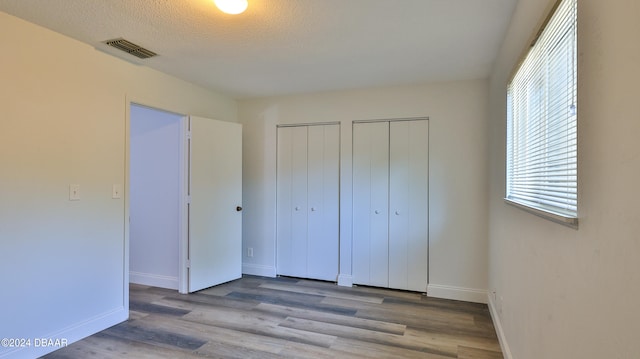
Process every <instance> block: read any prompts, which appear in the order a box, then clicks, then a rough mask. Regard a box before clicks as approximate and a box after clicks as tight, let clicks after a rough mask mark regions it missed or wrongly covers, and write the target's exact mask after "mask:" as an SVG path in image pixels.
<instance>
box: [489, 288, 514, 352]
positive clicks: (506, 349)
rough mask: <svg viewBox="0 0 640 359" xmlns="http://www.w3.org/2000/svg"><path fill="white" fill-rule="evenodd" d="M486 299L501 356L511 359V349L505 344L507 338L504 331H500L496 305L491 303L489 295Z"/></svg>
mask: <svg viewBox="0 0 640 359" xmlns="http://www.w3.org/2000/svg"><path fill="white" fill-rule="evenodd" d="M487 297H488V298H489V300H488V302H489V303H488V305H489V313H491V319H492V320H493V326H494V327H495V328H496V334H498V341H499V342H500V348H502V355H503V356H504V358H505V359H513V355H511V349H510V348H509V344H508V343H507V337H506V336H505V334H504V330H503V329H502V322H501V321H500V316H499V315H498V311H497V310H496V305H495V303H494V302H493V298H492V297H491V295H487Z"/></svg>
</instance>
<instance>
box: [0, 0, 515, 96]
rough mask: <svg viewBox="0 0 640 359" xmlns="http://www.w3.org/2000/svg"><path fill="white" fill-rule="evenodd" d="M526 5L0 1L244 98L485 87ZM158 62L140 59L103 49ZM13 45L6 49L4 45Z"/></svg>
mask: <svg viewBox="0 0 640 359" xmlns="http://www.w3.org/2000/svg"><path fill="white" fill-rule="evenodd" d="M516 2H517V0H249V8H248V9H247V11H246V12H245V13H243V14H241V15H235V16H234V15H226V14H223V13H221V12H220V11H219V10H218V9H217V8H216V7H215V6H214V4H213V1H212V0H0V11H4V12H6V13H9V14H12V15H15V16H17V17H20V18H23V19H25V20H27V21H30V22H33V23H36V24H39V25H41V26H44V27H47V28H49V29H52V30H54V31H56V32H59V33H62V34H65V35H67V36H69V37H72V38H75V39H77V40H80V41H82V42H85V43H87V44H90V45H91V46H94V47H96V48H97V49H99V50H102V51H105V52H108V53H111V54H114V55H116V56H118V57H121V58H126V59H128V60H129V61H132V62H135V63H140V64H144V65H146V66H149V67H151V68H155V69H157V70H160V71H162V72H166V73H169V74H172V75H174V76H176V77H179V78H182V79H185V80H188V81H191V82H194V83H197V84H199V85H202V86H204V87H207V88H210V89H212V90H216V91H219V92H222V93H225V94H227V95H230V96H232V97H235V98H248V97H261V96H271V95H282V94H292V93H307V92H317V91H329V90H340V89H353V88H362V87H371V86H386V85H403V84H414V83H423V82H432V81H449V80H464V79H477V78H485V77H487V76H488V75H489V72H490V69H491V66H492V64H493V61H494V59H495V57H496V55H497V52H498V50H499V46H500V43H501V42H502V39H503V38H504V35H505V31H506V29H507V26H508V24H509V21H510V18H511V14H512V12H513V9H514V7H515V3H516ZM117 37H123V38H125V39H127V40H129V41H132V42H134V43H136V44H138V45H141V46H144V47H146V48H147V49H149V50H151V51H154V52H156V53H158V54H159V56H157V57H154V58H151V59H147V60H139V59H137V58H135V57H132V56H130V55H126V54H123V53H122V54H121V53H118V52H117V50H113V49H111V48H108V47H107V46H106V45H104V44H102V42H103V41H105V40H108V39H113V38H117ZM6 45H7V44H5V46H6Z"/></svg>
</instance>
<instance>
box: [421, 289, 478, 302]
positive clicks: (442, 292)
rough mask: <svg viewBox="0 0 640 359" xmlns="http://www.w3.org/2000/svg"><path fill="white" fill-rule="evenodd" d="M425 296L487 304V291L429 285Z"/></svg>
mask: <svg viewBox="0 0 640 359" xmlns="http://www.w3.org/2000/svg"><path fill="white" fill-rule="evenodd" d="M427 296H428V297H434V298H443V299H453V300H463V301H465V302H474V303H483V304H487V291H486V290H482V289H474V288H463V287H453V286H449V285H439V284H429V285H427Z"/></svg>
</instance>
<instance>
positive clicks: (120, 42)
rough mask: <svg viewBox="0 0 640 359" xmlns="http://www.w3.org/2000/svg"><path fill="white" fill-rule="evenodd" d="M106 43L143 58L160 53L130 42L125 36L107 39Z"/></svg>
mask: <svg viewBox="0 0 640 359" xmlns="http://www.w3.org/2000/svg"><path fill="white" fill-rule="evenodd" d="M104 43H105V44H107V45H109V46H111V47H115V48H116V49H118V50H121V51H124V52H126V53H128V54H130V55H133V56H135V57H138V58H141V59H148V58H150V57H154V56H156V55H158V54H156V53H155V52H153V51H151V50H147V49H145V48H144V47H142V46H139V45H136V44H134V43H132V42H129V41H127V40H125V39H123V38H119V39H113V40H107V41H104Z"/></svg>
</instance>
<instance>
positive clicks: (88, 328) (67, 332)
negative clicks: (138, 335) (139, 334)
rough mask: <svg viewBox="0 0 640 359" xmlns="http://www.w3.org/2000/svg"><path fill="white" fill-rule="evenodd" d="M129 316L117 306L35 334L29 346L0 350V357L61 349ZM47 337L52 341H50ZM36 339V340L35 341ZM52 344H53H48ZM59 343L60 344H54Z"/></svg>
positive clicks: (36, 354)
mask: <svg viewBox="0 0 640 359" xmlns="http://www.w3.org/2000/svg"><path fill="white" fill-rule="evenodd" d="M127 318H129V311H128V310H125V308H124V307H118V308H116V309H113V310H110V311H108V312H105V313H102V314H99V315H96V316H94V317H91V318H89V319H87V320H84V321H82V322H79V323H76V324H73V325H71V326H69V327H67V328H64V329H62V330H59V331H57V332H54V333H50V334H44V335H42V334H36V335H34V336H33V338H29V339H30V340H31V346H30V347H23V348H16V349H14V350H9V351H2V350H0V358H3V359H5V358H6V359H18V358H39V357H41V356H43V355H45V354H49V353H51V352H53V351H56V350H58V349H61V348H62V347H63V346H64V343H65V342H66V345H71V344H72V343H74V342H77V341H78V340H80V339H84V338H86V337H88V336H90V335H93V334H95V333H97V332H99V331H102V330H105V329H107V328H109V327H112V326H114V325H116V324H118V323H121V322H123V321H125V320H127ZM49 339H51V340H52V341H51V342H50V341H49ZM36 341H37V342H36ZM48 344H53V345H54V346H48ZM58 344H61V345H60V346H56V345H58Z"/></svg>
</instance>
